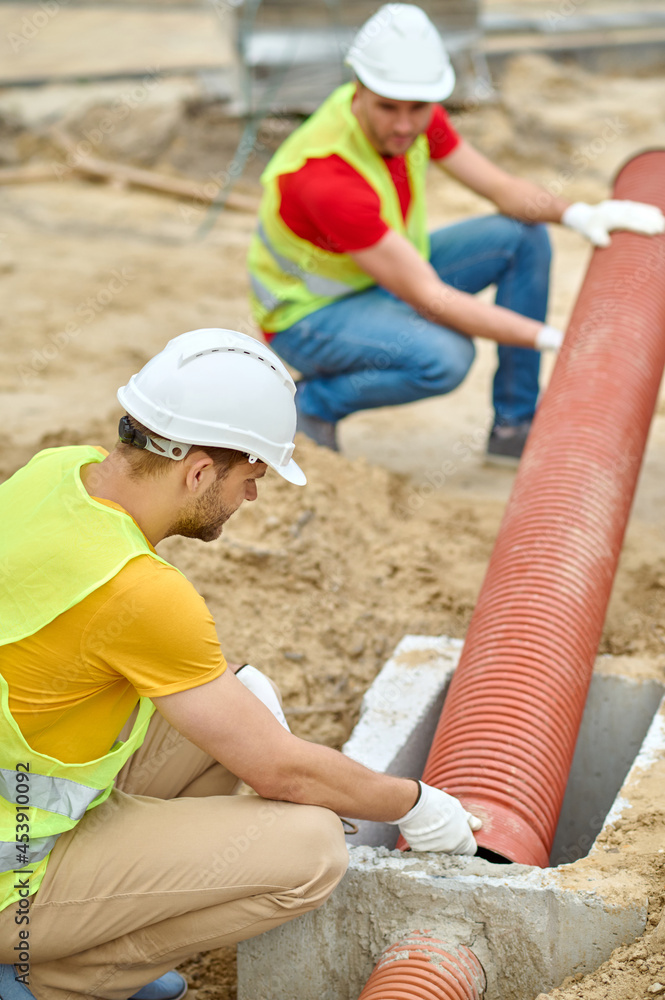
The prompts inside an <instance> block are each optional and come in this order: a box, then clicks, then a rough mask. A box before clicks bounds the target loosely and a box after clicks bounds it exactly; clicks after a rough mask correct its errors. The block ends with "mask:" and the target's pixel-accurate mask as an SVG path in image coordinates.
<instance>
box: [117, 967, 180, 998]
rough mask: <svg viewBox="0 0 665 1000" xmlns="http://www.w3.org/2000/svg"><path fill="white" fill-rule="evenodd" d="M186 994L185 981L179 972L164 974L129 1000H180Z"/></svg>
mask: <svg viewBox="0 0 665 1000" xmlns="http://www.w3.org/2000/svg"><path fill="white" fill-rule="evenodd" d="M186 992H187V981H186V980H185V979H184V977H183V976H181V975H180V973H179V972H165V973H164V975H163V976H160V977H159V979H155V980H154V981H153V982H152V983H148V985H147V986H142V987H141V989H140V990H139V991H138V992H137V993H134V994H133V995H132V996H131V997H130V998H129V1000H180V998H181V997H184V995H185V993H186Z"/></svg>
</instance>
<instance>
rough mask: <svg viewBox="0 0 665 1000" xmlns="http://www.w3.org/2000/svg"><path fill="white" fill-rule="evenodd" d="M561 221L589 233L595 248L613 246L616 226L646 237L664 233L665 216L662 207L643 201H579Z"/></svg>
mask: <svg viewBox="0 0 665 1000" xmlns="http://www.w3.org/2000/svg"><path fill="white" fill-rule="evenodd" d="M561 222H562V223H563V225H564V226H568V227H569V229H575V230H577V232H578V233H581V234H582V236H586V238H587V239H588V240H591V242H592V243H593V245H594V246H596V247H607V246H609V245H610V232H611V231H612V230H613V229H628V230H630V232H632V233H644V234H645V235H646V236H655V235H656V233H662V232H665V216H663V213H662V212H661V210H660V209H659V208H657V207H656V206H655V205H645V204H644V203H643V202H641V201H601V202H600V203H599V204H598V205H587V204H586V203H585V202H583V201H576V202H575V203H574V204H573V205H569V206H568V208H567V209H566V210H565V212H564V213H563V215H562V216H561Z"/></svg>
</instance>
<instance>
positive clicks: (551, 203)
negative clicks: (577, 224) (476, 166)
mask: <svg viewBox="0 0 665 1000" xmlns="http://www.w3.org/2000/svg"><path fill="white" fill-rule="evenodd" d="M494 203H495V205H496V206H497V208H498V209H499V211H500V212H501V213H502V215H509V216H510V217H511V218H513V219H519V220H520V221H522V222H561V216H562V215H563V213H564V211H565V210H566V208H567V207H568V205H569V204H570V202H569V201H566V199H565V198H559V197H557V196H556V195H553V194H550V192H549V191H546V190H545V188H542V187H540V185H539V184H534V183H533V182H532V181H529V180H523V179H522V178H512V180H511V183H510V184H509V185H506V186H505V187H504V188H502V189H501V191H500V192H498V193H497V195H496V196H495V198H494Z"/></svg>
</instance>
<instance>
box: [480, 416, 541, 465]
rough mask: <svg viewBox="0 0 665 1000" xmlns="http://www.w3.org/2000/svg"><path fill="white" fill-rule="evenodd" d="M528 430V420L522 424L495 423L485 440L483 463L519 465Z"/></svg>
mask: <svg viewBox="0 0 665 1000" xmlns="http://www.w3.org/2000/svg"><path fill="white" fill-rule="evenodd" d="M530 430H531V421H530V420H528V421H525V422H524V423H522V424H495V425H494V427H493V428H492V432H491V434H490V436H489V440H488V442H487V453H486V455H485V463H486V464H487V465H503V466H513V467H515V466H517V465H519V461H520V458H521V457H522V452H523V451H524V445H525V444H526V439H527V437H528V436H529V431H530Z"/></svg>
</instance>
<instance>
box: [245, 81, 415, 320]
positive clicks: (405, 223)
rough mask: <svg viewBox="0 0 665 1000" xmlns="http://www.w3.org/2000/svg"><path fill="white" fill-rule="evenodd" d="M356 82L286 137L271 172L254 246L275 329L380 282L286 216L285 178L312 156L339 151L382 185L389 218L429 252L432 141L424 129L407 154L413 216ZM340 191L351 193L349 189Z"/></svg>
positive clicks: (267, 316) (261, 309) (261, 304)
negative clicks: (364, 116)
mask: <svg viewBox="0 0 665 1000" xmlns="http://www.w3.org/2000/svg"><path fill="white" fill-rule="evenodd" d="M353 94H354V84H344V86H342V87H339V88H338V89H337V90H336V91H334V93H333V94H331V95H330V97H329V98H328V99H327V100H326V101H325V102H324V103H323V104H322V105H321V107H320V108H319V109H318V111H316V112H315V114H314V115H312V117H311V118H309V119H308V121H306V122H305V123H304V124H303V125H301V126H300V128H298V129H296V131H295V132H293V133H292V134H291V135H290V136H289V137H288V138H287V139H286V140H285V142H284V143H283V144H282V146H281V147H280V148H279V149H278V151H277V152H276V153H275V155H274V156H273V158H272V160H271V161H270V163H269V164H268V166H267V168H266V170H265V171H264V173H263V175H262V177H261V182H262V184H263V186H264V194H263V199H262V202H261V207H260V211H259V217H260V221H259V227H258V230H257V231H256V232H255V233H254V235H253V237H252V241H251V244H250V250H249V258H248V264H249V273H250V283H251V289H252V292H251V296H250V298H251V303H252V315H253V318H254V320H255V322H256V323H257V324H258V325H259V326H260V327H261V328H262V329H263V330H266V331H267V332H270V333H276V332H278V331H280V330H286V329H288V327H290V326H292V325H293V324H294V323H297V322H298V321H299V320H301V319H303V318H304V317H305V316H308V315H309V314H310V313H312V312H315V311H316V310H318V309H322V308H323V307H324V306H327V305H329V304H330V303H332V302H335V301H336V300H337V299H339V298H340V297H342V296H346V295H349V294H352V293H356V292H360V291H364V290H365V289H367V288H371V287H372V286H373V285H374V284H375V282H374V280H373V279H372V278H371V277H370V276H369V275H368V274H367V272H366V271H363V269H362V268H361V267H360V266H359V265H358V264H356V262H355V261H354V260H353V258H352V257H351V256H350V254H347V253H335V252H333V251H332V250H326V249H324V248H322V247H319V246H317V245H315V244H314V243H311V242H309V240H305V239H302V238H301V237H299V236H297V235H296V233H294V232H293V231H292V230H290V229H289V228H288V226H287V225H286V223H285V222H284V220H283V219H282V217H281V214H280V206H281V191H280V187H279V181H280V177H282V176H283V175H286V174H291V173H295V172H297V171H298V170H299V169H300V168H301V167H302V166H303V165H304V164H305V163H306V162H307V160H309V159H317V158H319V159H320V158H325V157H328V156H332V155H333V154H336V155H338V156H340V157H341V158H342V159H343V160H345V161H346V162H347V163H348V164H349V165H350V166H351V167H353V169H354V170H356V171H357V172H358V173H359V174H360V175H361V176H362V177H363V178H364V180H365V181H366V182H367V183H368V184H369V186H370V187H371V188H372V189H373V190H374V191H375V192H376V194H377V195H378V197H379V201H380V214H381V218H382V220H383V221H384V222H385V223H386V225H387V226H389V227H390V229H392V230H394V231H395V232H397V233H400V235H403V236H404V237H406V239H408V240H409V241H410V242H411V243H412V244H413V246H414V247H415V248H416V250H417V251H418V253H419V254H420V256H421V257H423V258H424V259H425V260H427V259H429V249H430V248H429V233H428V230H427V218H426V210H425V175H426V171H427V165H428V163H429V142H428V140H427V137H426V136H425V135H419V136H418V138H417V139H416V141H415V142H414V144H413V145H412V146H411V148H410V149H409V150H408V151H407V153H406V155H405V163H406V168H407V170H408V176H409V183H410V187H411V202H410V205H409V210H408V213H407V218H406V220H405V219H404V217H403V215H402V210H401V206H400V202H399V196H398V194H397V189H396V187H395V184H394V181H393V179H392V176H391V174H390V171H389V170H388V167H387V165H386V162H385V160H384V159H383V157H382V156H381V155H380V154H379V153H378V152H377V151H376V150H375V149H374V147H373V146H372V145H371V143H370V142H369V140H368V139H367V137H366V136H365V134H364V132H363V131H362V129H361V127H360V124H359V122H358V120H357V118H356V117H355V115H354V114H353V111H352V110H351V103H352V99H353ZM339 196H340V198H343V197H344V192H343V190H342V191H340V195H339Z"/></svg>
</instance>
